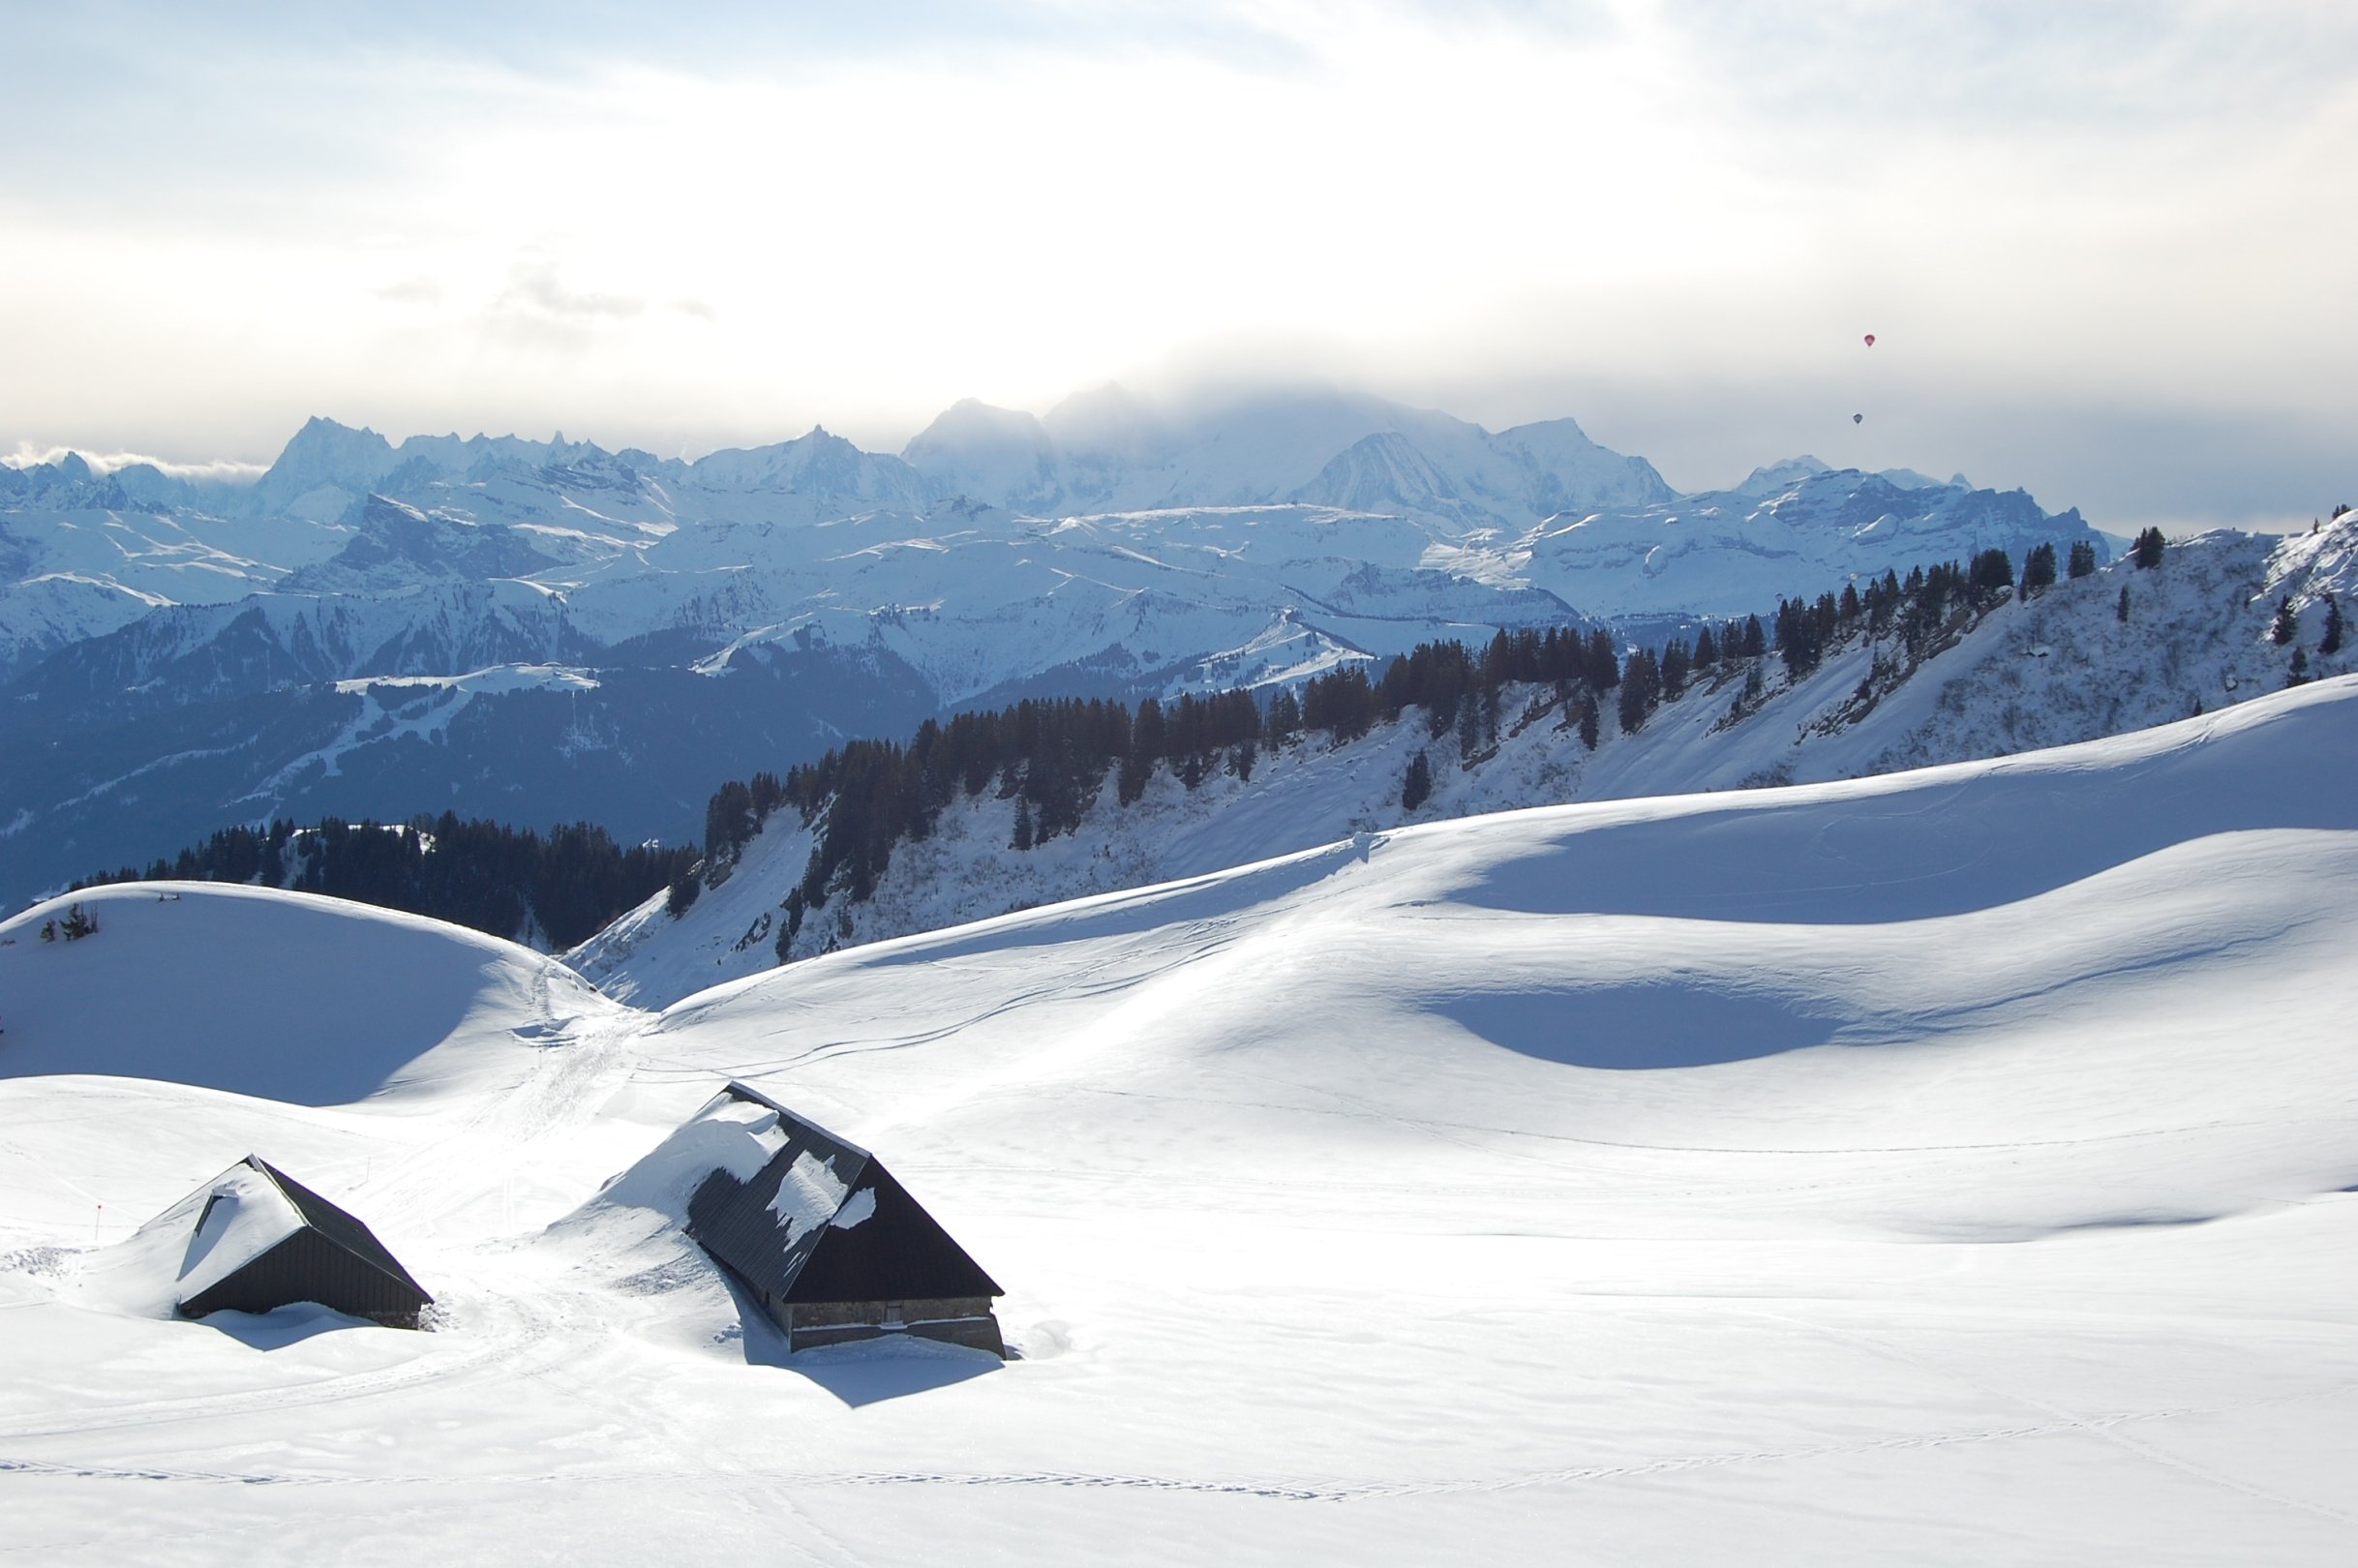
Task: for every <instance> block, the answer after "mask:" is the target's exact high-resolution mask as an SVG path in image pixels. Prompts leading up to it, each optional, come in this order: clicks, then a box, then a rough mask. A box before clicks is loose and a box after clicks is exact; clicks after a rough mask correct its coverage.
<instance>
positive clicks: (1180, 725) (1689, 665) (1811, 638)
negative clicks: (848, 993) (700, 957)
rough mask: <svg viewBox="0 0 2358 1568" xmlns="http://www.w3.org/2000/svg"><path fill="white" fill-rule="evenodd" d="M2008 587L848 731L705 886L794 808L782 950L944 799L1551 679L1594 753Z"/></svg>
mask: <svg viewBox="0 0 2358 1568" xmlns="http://www.w3.org/2000/svg"><path fill="white" fill-rule="evenodd" d="M2055 564H2056V560H2055V551H2054V547H2053V546H2051V545H2047V546H2041V547H2039V548H2037V549H2035V550H2034V551H2033V552H2032V553H2031V556H2030V558H2028V560H2027V561H2026V563H2025V566H2024V571H2023V575H2022V579H2021V590H2022V591H2023V592H2024V593H2025V594H2026V595H2030V594H2035V593H2038V592H2041V591H2043V590H2044V589H2045V588H2047V587H2049V586H2051V585H2052V584H2053V582H2054V580H2055ZM2070 565H2071V575H2073V576H2075V577H2078V576H2085V575H2087V574H2088V573H2090V572H2093V571H2094V570H2095V569H2096V558H2095V551H2094V548H2093V547H2092V546H2088V545H2084V544H2083V545H2076V546H2074V547H2073V549H2072V553H2071V560H2070ZM2015 586H2016V580H2015V574H2014V568H2013V563H2012V561H2011V560H2010V558H2009V557H2008V556H2007V554H2006V552H2005V551H2003V550H1985V551H1982V552H1980V554H1978V555H1977V556H1976V557H1975V558H1973V560H1972V561H1970V562H1967V563H1959V562H1955V561H1948V562H1943V563H1941V564H1938V565H1935V566H1932V567H1929V568H1925V567H1919V568H1916V569H1914V570H1912V571H1910V572H1909V573H1908V575H1907V576H1906V577H1905V578H1904V579H1903V578H1901V577H1900V576H1898V575H1897V574H1896V573H1895V572H1886V573H1885V574H1884V576H1883V577H1882V578H1881V579H1879V580H1871V581H1870V582H1868V583H1867V584H1866V585H1865V586H1864V588H1863V589H1862V588H1861V587H1860V586H1859V584H1857V583H1850V584H1846V585H1845V586H1844V587H1843V588H1841V589H1840V590H1839V591H1838V592H1837V591H1829V592H1827V593H1824V594H1821V595H1819V596H1818V597H1817V598H1816V599H1814V600H1811V599H1792V600H1785V601H1782V602H1780V603H1779V605H1778V607H1777V612H1776V616H1775V618H1774V621H1773V629H1771V628H1770V627H1768V626H1764V625H1763V623H1762V621H1761V618H1759V617H1758V616H1748V617H1745V618H1742V619H1740V620H1733V619H1732V620H1725V621H1717V622H1712V621H1707V622H1705V623H1704V624H1702V625H1701V626H1699V627H1697V628H1696V630H1695V633H1694V635H1693V637H1692V638H1691V639H1689V638H1685V637H1679V638H1673V639H1672V640H1671V641H1670V642H1668V643H1667V644H1665V645H1664V646H1663V647H1662V648H1660V649H1658V650H1657V649H1652V648H1635V649H1632V650H1630V651H1629V652H1628V653H1627V655H1626V656H1625V657H1624V656H1623V655H1622V653H1621V652H1620V651H1619V650H1618V649H1617V648H1616V647H1615V644H1614V640H1613V638H1612V636H1611V634H1610V633H1608V632H1606V631H1603V630H1598V629H1588V630H1583V629H1581V628H1578V627H1550V628H1546V629H1538V628H1526V629H1523V630H1518V631H1511V632H1509V631H1501V632H1498V633H1497V634H1496V636H1494V637H1493V638H1492V639H1491V640H1490V642H1489V643H1488V644H1487V645H1485V646H1483V647H1480V648H1469V647H1467V646H1466V645H1465V644H1463V643H1456V642H1444V643H1427V644H1423V645H1420V646H1419V647H1418V648H1415V649H1414V650H1412V651H1411V652H1409V653H1406V654H1404V655H1400V656H1398V657H1395V658H1393V659H1392V660H1391V661H1390V662H1389V663H1388V664H1387V665H1385V666H1384V668H1383V669H1382V671H1381V672H1380V673H1379V674H1372V673H1371V669H1370V666H1369V665H1367V664H1364V663H1351V664H1346V665H1342V666H1338V667H1337V668H1335V669H1332V670H1329V671H1326V672H1324V673H1322V674H1320V675H1317V676H1314V677H1312V678H1310V679H1309V680H1307V681H1305V682H1304V683H1303V685H1302V687H1301V689H1300V692H1299V693H1298V694H1296V693H1295V692H1292V691H1285V690H1282V691H1279V692H1277V693H1275V694H1274V695H1272V696H1271V697H1269V698H1268V699H1267V701H1266V704H1265V705H1264V704H1263V703H1262V702H1259V701H1256V700H1255V697H1254V695H1253V694H1251V693H1249V692H1244V691H1226V692H1221V693H1217V694H1214V695H1211V696H1207V697H1196V696H1193V695H1189V696H1182V697H1180V698H1178V699H1177V700H1176V701H1174V702H1171V703H1167V704H1166V703H1163V702H1160V701H1158V700H1156V699H1153V698H1149V699H1147V700H1146V701H1144V702H1142V703H1140V704H1139V705H1138V706H1137V707H1136V708H1135V709H1132V708H1130V707H1127V706H1125V705H1124V704H1121V703H1118V702H1110V701H1104V700H1100V699H1079V698H1072V699H1033V700H1026V701H1024V702H1021V703H1018V704H1016V705H1015V706H1013V707H1012V708H1007V709H999V710H997V711H995V712H981V713H960V714H958V715H956V716H955V717H953V718H952V719H950V720H948V721H946V722H941V721H935V720H930V719H929V720H927V721H926V722H925V723H924V724H922V726H920V727H919V729H918V731H917V733H916V734H915V735H914V736H912V737H910V739H908V740H907V741H905V742H896V741H891V740H854V741H850V742H847V743H846V744H844V745H842V746H840V747H838V748H836V749H834V750H832V751H830V752H829V753H828V754H827V755H826V756H824V757H822V758H820V759H819V760H818V761H817V762H814V763H808V764H804V765H801V766H799V767H796V768H794V769H789V770H788V772H787V773H786V775H785V777H784V778H782V779H781V778H778V777H775V776H774V775H771V774H767V773H763V774H756V775H755V776H754V777H753V778H751V779H749V780H745V781H743V782H733V783H730V784H726V785H723V786H722V787H721V789H720V790H719V791H718V792H717V793H715V794H714V795H713V797H712V799H711V802H710V807H709V809H708V811H707V814H706V825H705V843H704V852H705V858H704V861H703V862H702V868H701V882H702V883H703V884H709V885H717V884H718V882H719V880H720V879H722V878H724V877H726V876H727V875H729V873H730V868H731V867H732V866H734V864H735V863H736V861H737V859H738V857H739V856H740V854H741V852H742V850H743V848H744V846H745V845H746V844H747V843H748V842H750V841H751V839H752V838H753V836H754V834H755V833H756V832H758V831H759V830H760V829H761V827H762V825H763V824H764V823H765V822H766V821H767V820H768V818H769V817H770V816H771V813H772V812H774V811H775V810H776V809H778V808H779V807H780V806H785V805H791V806H793V807H794V808H795V810H796V811H797V813H798V814H799V815H800V817H801V821H802V823H803V825H804V826H805V827H806V828H809V829H812V830H813V832H814V840H813V843H812V847H811V851H810V858H809V859H808V860H807V861H806V862H805V864H804V867H803V871H802V875H801V880H800V881H799V882H798V883H797V884H796V886H795V887H794V889H793V890H791V891H790V892H789V893H788V895H787V897H786V901H785V905H784V908H785V911H786V920H785V921H784V923H783V924H782V925H781V926H780V927H779V932H778V939H777V950H778V954H779V956H780V957H781V958H783V957H784V956H786V955H787V953H788V951H789V950H790V949H791V947H792V945H793V943H794V941H795V938H796V936H797V934H798V933H799V932H800V930H801V925H802V922H803V920H804V918H805V917H806V916H807V915H808V914H809V913H810V912H811V911H814V910H817V909H820V908H823V907H824V906H825V905H826V904H827V903H828V902H829V900H830V899H831V898H834V897H837V896H840V897H842V898H844V899H846V900H847V901H848V902H851V903H855V904H856V903H861V902H864V901H865V900H866V899H867V898H868V897H869V896H870V895H871V894H872V893H873V891H874V890H875V888H876V884H877V881H878V879H880V878H881V877H882V876H883V875H884V873H885V870H886V868H887V866H888V865H889V864H890V863H891V860H892V851H893V848H894V847H895V846H896V845H898V844H899V843H901V842H902V841H904V840H908V841H912V842H919V841H922V840H924V839H926V838H928V837H930V836H931V834H932V832H933V830H934V828H935V826H936V824H937V822H938V820H939V818H940V815H941V813H942V811H943V810H944V809H946V808H947V807H948V806H949V805H950V804H951V803H952V800H954V799H959V798H960V797H969V798H971V797H975V796H979V795H981V794H982V792H983V791H984V790H993V791H995V792H996V793H997V795H998V796H999V798H1000V799H1013V800H1014V801H1015V802H1016V808H1015V824H1014V831H1013V847H1015V848H1017V849H1020V850H1028V849H1030V848H1032V847H1033V846H1034V845H1036V844H1039V843H1042V842H1044V841H1046V840H1048V839H1051V838H1054V837H1056V836H1057V835H1059V834H1062V833H1069V832H1073V831H1074V830H1075V829H1078V828H1079V826H1080V823H1081V819H1082V817H1083V816H1084V815H1085V814H1086V812H1087V811H1088V809H1089V807H1090V805H1091V803H1092V802H1094V801H1095V800H1096V799H1098V797H1099V794H1100V792H1101V791H1102V789H1103V784H1104V781H1105V778H1106V775H1107V774H1108V773H1111V774H1113V775H1114V778H1115V788H1114V798H1115V800H1116V801H1117V803H1118V804H1120V805H1122V806H1129V805H1131V804H1134V802H1135V801H1136V800H1137V799H1139V798H1140V797H1141V796H1142V795H1143V794H1144V793H1145V790H1146V787H1147V784H1148V782H1149V781H1150V780H1151V779H1152V778H1153V776H1154V774H1155V772H1156V770H1157V769H1159V768H1164V767H1167V768H1168V769H1170V770H1171V772H1172V774H1173V775H1174V776H1175V777H1176V778H1177V779H1178V780H1179V781H1180V783H1181V784H1182V785H1183V786H1184V787H1186V788H1187V789H1189V790H1194V789H1195V788H1197V787H1198V786H1199V785H1201V783H1202V782H1203V780H1204V779H1205V778H1206V777H1208V776H1210V775H1211V774H1212V773H1214V772H1215V771H1225V772H1229V773H1233V774H1235V775H1237V776H1239V777H1241V778H1246V779H1250V778H1251V777H1252V776H1253V770H1254V769H1255V766H1256V765H1257V762H1258V758H1259V754H1260V751H1261V749H1262V748H1263V747H1277V746H1285V745H1290V744H1292V743H1294V742H1296V741H1298V740H1300V739H1303V738H1305V737H1306V736H1309V735H1312V734H1317V735H1322V736H1324V737H1325V738H1326V739H1327V741H1328V743H1330V744H1332V745H1337V746H1341V745H1347V744H1349V743H1350V742H1352V741H1354V740H1357V739H1360V738H1361V737H1363V736H1365V735H1367V734H1368V733H1369V732H1370V731H1371V730H1373V729H1374V728H1375V725H1376V724H1377V723H1379V722H1397V721H1398V720H1399V719H1400V718H1401V716H1402V715H1403V714H1404V713H1405V712H1406V711H1407V709H1411V708H1413V709H1418V710H1419V711H1420V712H1421V714H1422V715H1423V719H1424V723H1425V727H1426V729H1427V731H1428V732H1429V733H1430V734H1431V735H1432V736H1433V737H1434V738H1436V739H1438V738H1439V737H1440V736H1442V735H1444V734H1446V733H1447V732H1448V731H1449V730H1450V729H1451V728H1452V727H1453V726H1454V727H1455V728H1456V730H1457V732H1458V736H1457V738H1458V742H1459V754H1460V755H1461V756H1462V757H1471V756H1473V755H1474V754H1475V752H1476V751H1477V750H1478V748H1479V747H1480V746H1482V745H1484V744H1486V743H1493V742H1495V741H1496V738H1497V731H1498V724H1499V709H1500V701H1501V693H1502V692H1503V691H1504V690H1505V689H1506V688H1508V687H1509V686H1514V685H1527V686H1528V685H1537V686H1546V687H1552V688H1553V692H1554V697H1555V700H1556V702H1557V704H1559V705H1561V706H1562V708H1563V711H1564V714H1565V717H1564V722H1565V723H1566V724H1567V725H1570V726H1574V727H1576V728H1577V729H1578V732H1579V734H1580V737H1581V739H1582V740H1583V741H1584V742H1585V743H1586V744H1587V746H1588V747H1589V748H1591V749H1593V748H1594V747H1595V746H1596V745H1597V743H1598V739H1599V734H1600V727H1601V726H1600V718H1599V704H1600V702H1601V701H1602V700H1603V699H1604V698H1605V697H1606V696H1607V695H1608V694H1613V693H1617V716H1618V718H1619V720H1620V727H1621V729H1622V731H1623V732H1624V733H1630V734H1634V733H1636V732H1638V731H1639V730H1641V729H1643V728H1644V727H1645V725H1646V722H1647V720H1648V718H1649V717H1650V716H1651V714H1652V713H1653V712H1654V710H1655V709H1657V708H1658V707H1659V706H1660V705H1661V704H1662V703H1664V702H1676V701H1678V700H1679V699H1680V698H1681V697H1682V696H1683V695H1684V694H1685V693H1686V691H1687V690H1688V689H1689V687H1690V686H1692V685H1694V684H1696V683H1698V682H1703V681H1713V682H1716V681H1718V680H1720V679H1722V678H1727V677H1729V676H1731V675H1732V674H1735V673H1738V672H1740V673H1741V675H1742V678H1743V679H1744V696H1743V697H1742V698H1739V699H1738V703H1739V707H1740V706H1741V705H1742V704H1743V703H1746V702H1751V701H1756V700H1757V699H1758V698H1759V697H1760V695H1761V694H1762V692H1763V690H1764V685H1765V682H1764V678H1763V675H1762V665H1763V664H1764V663H1765V662H1766V659H1767V656H1768V654H1769V653H1770V652H1772V651H1773V652H1774V653H1775V654H1776V655H1777V656H1778V657H1779V658H1780V659H1781V661H1782V662H1783V664H1784V666H1785V668H1786V669H1787V671H1788V672H1789V674H1790V676H1791V677H1792V678H1797V679H1798V678H1801V677H1803V676H1806V675H1808V674H1809V673H1811V672H1812V671H1814V670H1815V669H1816V668H1817V667H1818V665H1819V663H1820V662H1821V660H1822V659H1823V658H1824V656H1825V653H1826V652H1827V650H1828V649H1829V648H1831V647H1833V646H1836V645H1837V644H1838V643H1840V642H1841V641H1843V640H1845V639H1847V638H1848V637H1851V636H1853V635H1856V634H1857V633H1858V632H1859V631H1861V630H1863V631H1865V632H1867V633H1868V634H1870V635H1873V636H1877V637H1887V636H1888V637H1889V638H1891V639H1892V640H1893V642H1894V645H1895V647H1896V648H1899V649H1901V650H1903V651H1904V653H1905V655H1906V657H1907V659H1908V660H1909V662H1914V661H1916V660H1918V659H1920V658H1922V657H1924V656H1926V655H1927V654H1928V653H1929V652H1931V651H1933V650H1934V649H1935V644H1936V643H1937V641H1938V639H1939V638H1941V637H1942V636H1943V635H1945V634H1947V633H1950V632H1953V631H1954V630H1956V629H1957V628H1958V627H1959V626H1960V625H1961V624H1962V623H1963V622H1964V621H1966V620H1967V619H1969V618H1971V617H1972V616H1974V615H1976V614H1980V613H1984V612H1986V611H1987V610H1988V609H1990V608H1992V607H1993V606H1995V605H1996V604H1998V603H2001V602H2003V601H2004V600H2005V599H2006V598H2007V597H2008V596H2009V595H2010V592H2012V591H2013V590H2014V588H2015ZM1420 763H1421V764H1422V766H1421V768H1420V767H1419V764H1420ZM1431 788H1432V765H1431V761H1430V759H1429V758H1426V757H1425V755H1424V754H1423V753H1421V752H1420V753H1419V754H1418V757H1417V759H1416V760H1415V761H1412V762H1411V764H1410V772H1409V775H1408V777H1407V779H1406V781H1405V782H1404V786H1403V791H1402V796H1403V804H1404V805H1405V806H1406V807H1407V808H1408V809H1411V810H1412V809H1414V808H1415V806H1416V805H1417V804H1418V803H1421V801H1422V800H1423V799H1424V798H1425V797H1426V795H1427V794H1429V793H1430V791H1431ZM698 887H699V878H698V877H696V876H682V877H680V879H679V880H678V881H677V882H675V884H674V886H673V895H672V908H673V910H674V912H675V913H679V912H681V911H684V910H685V908H686V907H687V906H688V905H689V904H690V903H692V902H693V901H694V899H695V897H696V894H697V891H698Z"/></svg>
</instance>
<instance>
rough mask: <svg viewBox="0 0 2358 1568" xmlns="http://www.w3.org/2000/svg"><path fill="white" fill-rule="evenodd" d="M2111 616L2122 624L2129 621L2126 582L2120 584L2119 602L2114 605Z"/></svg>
mask: <svg viewBox="0 0 2358 1568" xmlns="http://www.w3.org/2000/svg"><path fill="white" fill-rule="evenodd" d="M2112 617H2113V618H2114V619H2115V620H2118V621H2120V622H2121V623H2122V624H2123V625H2127V624H2128V623H2129V585H2128V584H2126V583H2123V584H2122V585H2121V602H2120V603H2119V604H2118V605H2116V606H2114V608H2113V612H2112Z"/></svg>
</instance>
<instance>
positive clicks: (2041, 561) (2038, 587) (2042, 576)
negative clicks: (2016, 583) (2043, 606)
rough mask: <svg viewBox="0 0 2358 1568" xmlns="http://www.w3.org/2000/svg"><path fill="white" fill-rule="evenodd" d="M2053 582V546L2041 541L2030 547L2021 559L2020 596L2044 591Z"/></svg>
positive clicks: (2028, 596)
mask: <svg viewBox="0 0 2358 1568" xmlns="http://www.w3.org/2000/svg"><path fill="white" fill-rule="evenodd" d="M2054 584H2055V546H2054V545H2053V544H2052V543H2042V544H2039V545H2035V546H2033V547H2032V550H2031V553H2030V554H2029V555H2028V556H2026V557H2024V558H2023V561H2022V596H2023V597H2024V598H2026V599H2028V598H2031V597H2032V596H2034V595H2036V594H2039V593H2041V592H2043V591H2045V590H2046V589H2047V588H2052V587H2053V586H2054Z"/></svg>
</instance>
